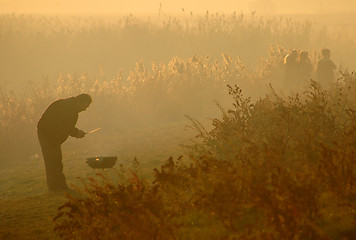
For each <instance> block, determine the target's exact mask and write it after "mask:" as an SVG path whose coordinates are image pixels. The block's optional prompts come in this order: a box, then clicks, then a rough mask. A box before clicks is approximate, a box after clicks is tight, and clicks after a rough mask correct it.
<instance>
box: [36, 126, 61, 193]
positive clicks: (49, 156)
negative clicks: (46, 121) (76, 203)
mask: <svg viewBox="0 0 356 240" xmlns="http://www.w3.org/2000/svg"><path fill="white" fill-rule="evenodd" d="M37 135H38V140H39V142H40V145H41V149H42V155H43V159H44V162H45V166H46V176H47V186H48V190H50V191H58V190H65V189H67V188H68V186H67V182H66V178H65V176H64V174H63V163H62V150H61V144H53V143H51V142H50V141H49V140H48V139H46V137H45V136H44V135H43V134H42V133H41V131H39V130H37Z"/></svg>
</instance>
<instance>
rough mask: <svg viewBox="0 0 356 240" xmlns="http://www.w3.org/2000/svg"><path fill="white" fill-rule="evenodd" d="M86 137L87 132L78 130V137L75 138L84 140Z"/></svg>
mask: <svg viewBox="0 0 356 240" xmlns="http://www.w3.org/2000/svg"><path fill="white" fill-rule="evenodd" d="M84 136H85V132H83V131H82V130H78V133H77V135H76V136H75V137H76V138H83V137H84Z"/></svg>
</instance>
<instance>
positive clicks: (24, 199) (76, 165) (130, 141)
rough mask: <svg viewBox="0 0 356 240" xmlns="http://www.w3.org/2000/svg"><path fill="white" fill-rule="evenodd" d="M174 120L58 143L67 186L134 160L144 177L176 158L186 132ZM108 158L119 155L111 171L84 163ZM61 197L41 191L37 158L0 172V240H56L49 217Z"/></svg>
mask: <svg viewBox="0 0 356 240" xmlns="http://www.w3.org/2000/svg"><path fill="white" fill-rule="evenodd" d="M187 123H188V122H179V123H171V124H166V125H164V126H156V127H152V128H145V129H132V130H122V129H121V130H116V131H114V132H108V131H107V130H105V129H102V130H101V131H98V132H97V133H95V134H92V135H88V136H87V137H86V138H84V139H80V140H77V139H68V140H67V142H66V143H65V144H63V147H62V150H63V164H64V172H65V175H66V177H67V180H68V183H69V184H70V185H71V184H74V185H77V186H78V185H79V184H80V180H79V179H78V177H82V178H84V179H85V178H87V177H88V176H95V173H98V172H105V174H114V172H115V170H114V169H115V166H116V167H118V165H119V164H122V165H124V166H125V167H130V166H131V165H132V162H133V159H134V158H135V157H137V159H138V160H139V162H140V164H141V167H142V172H143V174H147V175H149V174H150V173H151V172H152V171H151V170H152V169H153V168H155V167H159V166H160V164H161V163H162V162H163V161H165V160H166V159H168V158H169V156H172V155H173V156H174V157H176V156H178V155H180V154H181V152H180V147H179V145H180V144H182V143H183V144H184V143H188V142H189V138H190V136H192V133H191V130H189V129H187V128H186V127H185V126H186V125H187ZM95 152H97V154H98V155H102V154H109V155H115V156H117V157H118V162H117V163H116V165H115V166H114V168H113V169H104V170H94V169H92V168H90V167H89V166H88V165H86V163H85V159H86V158H87V157H94V156H95V154H94V153H95ZM65 199H66V198H65V196H64V194H55V193H49V192H47V189H46V179H45V170H44V164H43V160H42V157H39V158H35V157H32V158H29V159H28V160H26V161H23V164H21V165H17V166H13V167H6V168H4V169H1V170H0V239H7V240H11V239H58V236H56V234H55V232H54V231H53V223H52V218H53V217H54V216H55V214H56V213H57V208H58V206H59V205H61V204H62V203H64V201H65Z"/></svg>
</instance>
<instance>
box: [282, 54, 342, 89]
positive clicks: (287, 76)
mask: <svg viewBox="0 0 356 240" xmlns="http://www.w3.org/2000/svg"><path fill="white" fill-rule="evenodd" d="M321 55H322V58H321V59H320V60H319V61H318V65H317V68H316V76H315V77H316V80H317V81H318V82H319V83H320V84H321V85H322V86H326V85H327V84H330V83H332V82H333V81H334V79H335V74H334V71H335V69H336V65H335V63H334V62H333V61H332V60H331V59H330V56H331V54H330V49H327V48H324V49H322V51H321ZM313 72H314V66H313V64H312V63H311V60H310V58H309V52H308V51H300V52H298V50H292V51H291V52H290V53H289V54H288V55H287V56H286V57H285V58H284V87H285V88H289V89H296V88H300V87H301V86H302V85H304V84H305V83H306V82H307V81H309V80H310V79H311V78H312V76H313Z"/></svg>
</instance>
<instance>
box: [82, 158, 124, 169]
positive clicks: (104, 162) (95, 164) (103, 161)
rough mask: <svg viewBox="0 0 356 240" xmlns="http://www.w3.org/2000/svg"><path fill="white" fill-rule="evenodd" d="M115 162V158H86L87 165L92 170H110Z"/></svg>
mask: <svg viewBox="0 0 356 240" xmlns="http://www.w3.org/2000/svg"><path fill="white" fill-rule="evenodd" d="M116 161H117V157H114V156H111V157H92V158H87V164H88V165H89V166H90V167H92V168H112V167H113V166H114V165H115V163H116Z"/></svg>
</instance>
